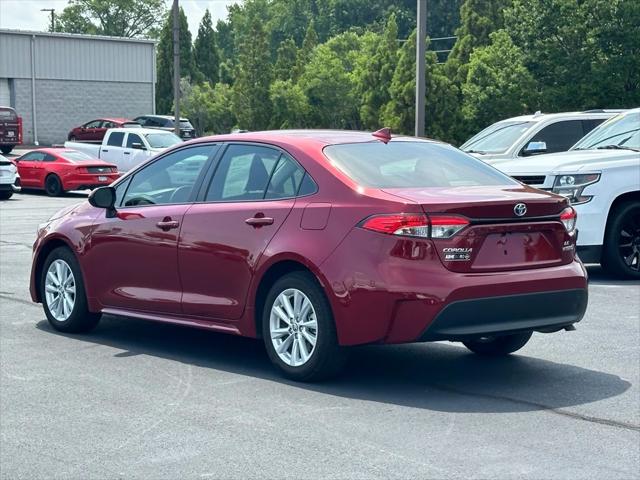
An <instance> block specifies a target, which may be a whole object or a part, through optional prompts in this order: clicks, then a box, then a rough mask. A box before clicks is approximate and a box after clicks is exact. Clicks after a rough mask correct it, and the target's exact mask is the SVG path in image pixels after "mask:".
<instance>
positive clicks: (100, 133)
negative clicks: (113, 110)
mask: <svg viewBox="0 0 640 480" xmlns="http://www.w3.org/2000/svg"><path fill="white" fill-rule="evenodd" d="M128 122H131V120H127V119H126V118H98V119H97V120H91V121H90V122H87V123H85V124H84V125H80V126H79V127H75V128H74V129H73V130H71V131H70V132H69V135H67V139H68V140H69V141H70V142H75V141H77V140H81V141H85V142H87V141H88V142H101V141H102V139H103V138H104V135H105V134H106V133H107V130H109V129H110V128H121V127H123V126H124V125H125V124H126V123H128Z"/></svg>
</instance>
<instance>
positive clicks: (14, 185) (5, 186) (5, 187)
mask: <svg viewBox="0 0 640 480" xmlns="http://www.w3.org/2000/svg"><path fill="white" fill-rule="evenodd" d="M21 190H22V188H21V184H20V177H18V176H16V177H15V179H14V180H13V182H7V183H0V191H2V192H8V191H11V192H13V193H18V192H20V191H21Z"/></svg>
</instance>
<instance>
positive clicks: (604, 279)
mask: <svg viewBox="0 0 640 480" xmlns="http://www.w3.org/2000/svg"><path fill="white" fill-rule="evenodd" d="M586 267H587V273H588V274H589V283H590V284H594V285H618V286H627V285H629V286H632V285H634V286H638V285H640V280H629V279H625V278H621V277H617V276H615V275H611V274H610V273H607V272H605V271H604V270H603V269H602V267H601V266H600V265H597V264H589V265H586Z"/></svg>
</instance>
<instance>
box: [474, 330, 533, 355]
mask: <svg viewBox="0 0 640 480" xmlns="http://www.w3.org/2000/svg"><path fill="white" fill-rule="evenodd" d="M532 333H533V332H525V333H516V334H515V335H502V336H495V337H481V338H478V339H477V340H469V341H467V342H462V343H463V344H464V346H465V347H467V348H468V349H469V350H471V351H472V352H474V353H477V354H479V355H493V356H498V355H508V354H509V353H513V352H515V351H517V350H520V349H521V348H522V347H524V346H525V345H526V343H527V342H528V341H529V339H530V338H531V335H532Z"/></svg>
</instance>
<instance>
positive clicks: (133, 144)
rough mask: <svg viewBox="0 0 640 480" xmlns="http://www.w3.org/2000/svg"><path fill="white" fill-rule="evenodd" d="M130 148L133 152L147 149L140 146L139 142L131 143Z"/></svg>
mask: <svg viewBox="0 0 640 480" xmlns="http://www.w3.org/2000/svg"><path fill="white" fill-rule="evenodd" d="M131 148H133V149H134V150H146V149H147V148H146V147H145V146H144V145H143V144H141V143H140V142H136V143H132V144H131Z"/></svg>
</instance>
